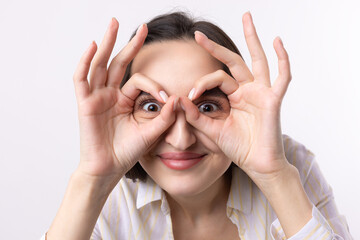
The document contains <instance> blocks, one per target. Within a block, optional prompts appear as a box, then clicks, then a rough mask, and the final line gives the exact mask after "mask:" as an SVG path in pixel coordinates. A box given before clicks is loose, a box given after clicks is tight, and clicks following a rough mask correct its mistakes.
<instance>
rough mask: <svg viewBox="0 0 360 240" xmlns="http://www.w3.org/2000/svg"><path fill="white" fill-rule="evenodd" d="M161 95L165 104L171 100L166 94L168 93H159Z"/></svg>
mask: <svg viewBox="0 0 360 240" xmlns="http://www.w3.org/2000/svg"><path fill="white" fill-rule="evenodd" d="M159 95H160V97H161V99H162V100H163V101H164V102H166V101H167V100H168V98H169V97H168V95H167V94H166V92H164V91H162V90H161V91H160V92H159Z"/></svg>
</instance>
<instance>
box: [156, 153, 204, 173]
mask: <svg viewBox="0 0 360 240" xmlns="http://www.w3.org/2000/svg"><path fill="white" fill-rule="evenodd" d="M205 156H206V154H198V153H192V152H167V153H162V154H159V155H158V157H159V158H160V160H161V161H162V162H163V163H164V164H165V166H166V167H168V168H170V169H174V170H186V169H189V168H191V167H193V166H195V165H196V164H198V163H199V162H200V161H201V160H202V159H203V158H204V157H205Z"/></svg>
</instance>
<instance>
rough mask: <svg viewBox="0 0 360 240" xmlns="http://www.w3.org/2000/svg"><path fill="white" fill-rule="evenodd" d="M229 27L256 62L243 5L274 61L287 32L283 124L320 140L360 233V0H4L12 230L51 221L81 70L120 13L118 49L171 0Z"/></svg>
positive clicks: (5, 145) (6, 201) (69, 161)
mask: <svg viewBox="0 0 360 240" xmlns="http://www.w3.org/2000/svg"><path fill="white" fill-rule="evenodd" d="M177 6H178V7H179V8H178V9H180V10H188V11H190V12H192V13H193V15H194V16H199V17H203V18H205V19H208V20H211V21H213V22H214V23H216V24H218V25H219V26H220V27H222V28H223V29H224V30H225V32H227V33H228V34H229V35H230V37H231V38H232V39H233V40H234V41H235V43H236V44H237V45H238V47H239V49H240V51H241V52H242V53H243V55H244V57H245V59H246V62H247V63H250V57H249V53H248V51H247V48H246V44H245V41H244V37H243V33H242V24H241V17H242V14H243V13H244V12H246V11H248V10H250V11H251V13H252V14H253V18H254V22H255V25H256V27H257V30H258V33H259V36H260V38H261V41H262V43H263V46H264V49H265V51H266V53H267V56H268V60H269V62H270V68H271V75H272V79H274V78H275V76H276V74H277V59H276V55H275V51H274V50H273V47H272V41H273V39H274V38H275V37H276V36H278V35H279V36H281V37H282V39H283V41H284V45H285V47H286V48H287V50H288V52H289V55H290V60H291V64H292V65H291V66H292V74H293V81H292V82H291V86H290V87H289V90H288V93H287V95H286V97H285V99H284V103H283V108H282V127H283V132H284V133H286V134H288V135H290V136H291V137H293V138H295V139H296V140H298V141H300V142H302V143H303V144H305V145H306V146H307V147H308V148H309V149H310V150H312V151H313V152H314V153H315V154H316V156H317V161H318V163H319V165H320V167H321V169H322V172H323V174H324V175H325V177H326V179H327V181H328V182H329V184H330V185H331V186H332V188H333V191H334V194H335V199H336V202H337V205H338V208H339V211H340V212H341V213H342V214H344V215H345V216H346V218H347V221H348V224H349V227H350V231H351V233H352V235H353V237H354V238H355V239H357V238H360V229H359V228H358V224H359V222H360V207H359V204H358V201H359V199H360V188H359V186H358V184H359V183H360V174H359V169H360V154H359V149H360V94H359V89H360V78H359V74H358V71H359V66H360V61H359V56H360V46H359V43H360V15H359V10H360V7H359V5H358V3H357V1H355V0H354V1H350V0H345V1H331V0H319V1H312V0H304V1H296V2H295V1H288V0H276V1H267V0H262V1H254V0H234V1H229V0H223V1H209V0H206V1H205V0H200V1H194V0H187V1H169V0H154V1H139V0H132V1H130V0H128V1H115V0H114V1H112V0H105V1H85V0H83V1H70V0H62V1H45V0H33V1H25V0H22V1H16V0H15V1H9V0H1V2H0V36H1V37H0V43H1V44H0V69H1V71H0V78H1V80H0V81H1V85H0V114H1V118H0V119H1V120H0V123H1V124H0V171H1V174H0V189H1V197H0V207H1V214H0V226H1V238H2V239H39V238H40V236H41V235H42V234H43V233H44V232H45V231H46V230H47V228H48V227H49V225H50V224H51V222H52V220H53V218H54V216H55V214H56V211H57V209H58V207H59V205H60V202H61V200H62V197H63V195H64V192H65V189H66V185H67V182H68V179H69V176H70V174H71V173H72V171H73V170H74V169H75V168H76V166H77V163H78V161H79V135H78V122H77V109H76V102H75V96H74V89H73V83H72V75H73V72H74V70H75V67H76V65H77V62H78V61H79V59H80V56H81V55H82V53H83V51H84V50H85V49H86V48H87V47H88V45H89V44H90V42H91V41H92V40H95V41H96V42H97V43H99V42H100V41H101V39H102V37H103V34H104V32H105V30H106V27H107V25H108V23H109V21H110V19H111V17H116V18H117V19H118V21H119V22H120V31H119V34H118V42H117V44H116V47H115V50H116V52H118V51H119V50H120V49H121V47H122V46H124V44H125V43H126V42H127V41H128V39H129V37H130V35H131V33H132V31H134V30H135V29H136V28H137V26H139V25H140V24H141V23H143V22H146V21H148V20H150V19H151V18H152V17H153V16H155V15H158V14H161V13H165V12H168V11H170V10H173V9H174V7H177Z"/></svg>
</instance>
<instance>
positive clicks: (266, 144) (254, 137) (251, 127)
mask: <svg viewBox="0 0 360 240" xmlns="http://www.w3.org/2000/svg"><path fill="white" fill-rule="evenodd" d="M243 26H244V34H245V38H246V43H247V46H248V48H249V51H250V55H251V59H252V73H251V71H250V70H249V69H248V67H247V66H246V64H245V62H244V61H243V59H242V58H241V56H239V55H238V54H236V53H234V52H232V51H230V50H228V49H226V48H225V47H222V46H220V45H219V44H217V43H215V42H213V41H211V40H209V39H208V38H207V37H206V36H205V35H203V34H202V33H199V32H197V33H196V34H195V39H196V41H197V43H198V44H199V45H200V46H202V47H203V48H204V49H206V50H207V51H208V52H209V53H210V54H211V55H212V56H214V57H215V58H217V59H218V60H219V61H221V62H223V63H224V64H226V65H227V67H228V68H229V69H230V72H231V74H232V75H233V77H234V78H235V79H234V78H233V77H231V76H230V75H228V74H226V73H225V72H224V71H222V70H218V71H216V72H214V73H211V74H208V75H206V76H204V77H202V78H200V79H199V80H198V81H197V82H196V83H195V84H194V91H192V93H191V95H192V96H189V98H190V99H189V98H186V97H181V104H182V106H183V108H184V109H185V112H186V119H187V121H188V122H189V123H190V124H191V125H193V126H194V127H195V128H197V129H199V130H200V131H202V132H204V133H205V134H206V135H207V136H208V137H209V138H210V139H212V140H213V141H214V142H215V143H216V144H217V145H218V146H219V147H220V148H221V150H222V151H223V152H224V154H225V155H226V156H227V157H229V158H230V159H231V160H232V161H233V162H234V163H235V164H237V165H238V166H239V167H240V168H241V169H243V170H244V171H245V172H246V173H247V174H248V175H249V177H251V178H252V180H253V181H254V182H255V183H258V182H263V181H267V180H271V179H273V178H276V176H277V175H278V174H280V173H283V172H284V171H286V170H287V169H288V168H289V165H290V164H289V163H288V161H287V160H286V157H285V153H284V147H283V141H282V132H281V126H280V108H281V102H282V99H283V97H284V95H285V92H286V90H287V87H288V85H289V83H290V80H291V73H290V64H289V59H288V55H287V52H286V50H285V49H284V46H283V44H282V41H281V40H280V38H276V39H275V40H274V48H275V51H276V54H277V57H278V65H279V75H278V78H277V79H276V80H275V82H274V84H273V85H272V86H271V81H270V76H269V75H270V74H269V67H268V63H267V59H266V56H265V53H264V51H263V49H262V46H261V43H260V41H259V38H258V36H257V33H256V30H255V27H254V24H253V21H252V18H251V15H250V13H245V14H244V16H243ZM214 87H219V88H220V89H221V90H222V91H223V92H224V93H225V94H226V95H227V96H228V99H229V103H230V106H231V110H230V114H229V116H228V117H227V118H226V119H225V120H215V119H212V118H210V117H208V116H206V115H204V114H201V113H200V112H199V110H198V108H197V107H196V106H195V105H194V104H193V103H192V102H191V100H194V99H196V98H197V97H199V96H200V95H201V94H202V93H203V92H204V91H205V90H210V89H212V88H214Z"/></svg>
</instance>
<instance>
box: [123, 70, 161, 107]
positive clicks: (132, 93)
mask: <svg viewBox="0 0 360 240" xmlns="http://www.w3.org/2000/svg"><path fill="white" fill-rule="evenodd" d="M141 91H143V92H146V93H149V94H151V95H152V96H153V97H155V98H156V99H157V100H158V101H159V102H162V103H165V102H166V101H167V100H168V95H167V94H166V93H165V91H164V90H163V88H162V87H161V85H160V84H158V83H157V82H155V81H154V80H152V79H150V78H148V77H146V76H144V75H142V74H140V73H135V74H134V75H132V77H131V78H130V79H129V80H128V81H127V82H126V83H125V85H124V86H123V87H122V88H121V92H122V93H123V94H124V95H125V96H126V97H127V98H129V99H131V100H133V101H135V100H136V98H137V97H138V95H139V94H140V92H141Z"/></svg>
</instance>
